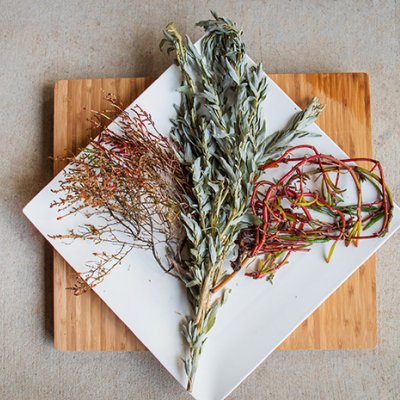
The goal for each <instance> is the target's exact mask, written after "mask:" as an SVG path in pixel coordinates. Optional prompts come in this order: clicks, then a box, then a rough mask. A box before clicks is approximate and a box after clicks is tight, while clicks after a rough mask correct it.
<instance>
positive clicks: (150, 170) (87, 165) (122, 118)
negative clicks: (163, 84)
mask: <svg viewBox="0 0 400 400" xmlns="http://www.w3.org/2000/svg"><path fill="white" fill-rule="evenodd" d="M108 100H109V101H110V104H111V105H112V107H113V111H116V112H118V113H120V115H119V118H118V119H117V120H116V123H117V127H115V126H113V127H112V128H105V129H104V130H103V131H102V132H101V133H100V135H99V136H98V137H97V138H96V139H95V140H93V141H92V143H91V144H90V145H89V147H87V148H86V149H84V150H83V151H82V153H81V154H79V155H78V156H76V157H72V158H70V159H69V161H70V162H71V163H72V164H71V166H70V167H68V168H67V170H66V172H65V176H64V178H63V179H62V180H61V182H60V188H59V189H58V190H55V191H54V192H55V193H58V194H59V195H60V197H59V199H58V200H56V201H54V202H53V203H52V204H51V207H57V209H58V211H59V212H60V216H59V219H61V218H65V217H67V216H68V215H71V214H75V213H77V212H83V213H85V214H86V215H87V217H88V218H89V220H88V223H87V224H85V225H83V226H81V227H80V228H79V229H77V230H73V231H70V232H68V234H62V235H54V236H53V237H54V238H58V239H64V240H66V239H85V240H90V241H92V242H94V243H96V244H97V243H110V244H112V245H115V246H117V247H116V248H117V250H116V251H115V252H113V253H112V254H106V253H104V252H101V253H94V256H95V258H96V259H95V261H94V262H93V263H91V264H90V265H88V270H87V271H86V272H84V273H80V274H79V277H80V278H79V279H78V281H77V284H76V286H75V287H74V288H73V289H74V291H75V293H76V294H80V293H82V292H85V291H86V290H87V289H88V287H94V286H96V285H97V284H98V283H99V282H101V281H102V280H103V278H104V277H105V276H106V275H107V274H108V273H109V272H110V271H111V270H112V269H113V268H114V267H115V266H117V265H119V264H120V262H121V261H122V259H123V258H124V257H126V256H127V255H128V254H129V252H130V251H131V250H132V249H133V248H135V247H140V248H148V249H151V250H152V251H153V254H154V257H155V258H156V260H157V261H158V262H159V264H160V266H161V267H162V268H163V269H164V270H165V271H170V269H171V265H170V263H169V262H168V260H167V262H165V258H164V257H159V255H158V248H159V246H166V247H167V249H169V250H170V251H169V252H168V255H171V254H175V251H173V249H174V248H175V247H176V246H179V245H180V230H179V229H178V225H179V224H180V210H181V209H184V207H185V203H186V200H185V195H186V194H187V193H188V188H187V183H186V179H185V177H184V174H183V171H182V168H181V165H180V163H179V161H178V160H177V158H176V156H175V153H174V151H173V149H172V147H171V146H170V143H169V141H168V139H167V138H165V137H164V136H162V135H161V134H160V133H159V132H158V131H157V129H156V127H155V125H154V123H153V121H152V119H151V116H150V115H149V114H148V113H146V112H145V111H144V110H143V109H141V108H140V107H139V106H136V107H135V108H134V109H132V110H130V111H129V112H127V111H123V110H122V108H121V106H120V105H119V104H118V103H117V101H116V99H115V98H114V97H112V96H111V95H110V96H108ZM109 114H110V112H103V113H95V120H94V122H95V123H96V124H97V125H98V126H101V119H104V118H105V119H106V120H109V119H111V117H110V116H109ZM91 218H94V219H95V222H92V220H91ZM99 221H101V222H100V223H99ZM174 265H178V263H174Z"/></svg>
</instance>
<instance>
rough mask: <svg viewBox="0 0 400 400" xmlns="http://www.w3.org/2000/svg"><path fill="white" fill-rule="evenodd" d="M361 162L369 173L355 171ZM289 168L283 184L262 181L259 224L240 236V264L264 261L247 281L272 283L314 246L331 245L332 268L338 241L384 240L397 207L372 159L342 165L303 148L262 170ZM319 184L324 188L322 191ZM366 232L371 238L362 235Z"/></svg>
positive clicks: (255, 205) (255, 200) (257, 197)
mask: <svg viewBox="0 0 400 400" xmlns="http://www.w3.org/2000/svg"><path fill="white" fill-rule="evenodd" d="M304 149H305V150H310V151H311V152H312V154H311V155H305V156H301V157H299V156H296V155H295V153H296V151H297V150H304ZM359 161H363V162H365V163H367V164H369V165H370V166H369V168H364V167H361V166H358V165H356V164H355V163H356V162H359ZM285 165H290V169H289V171H288V172H286V173H285V174H284V175H283V176H282V177H281V178H280V179H278V180H277V181H274V182H273V181H269V180H266V179H261V180H259V181H258V182H257V183H256V185H255V189H254V192H253V196H252V198H251V206H252V210H253V213H254V214H255V215H257V216H258V217H259V218H260V220H261V223H260V224H259V225H258V226H254V227H253V228H250V229H246V230H244V231H243V232H242V233H241V236H240V238H239V240H238V244H239V258H241V259H243V258H246V257H247V258H248V257H255V256H260V255H263V256H264V258H263V259H260V260H259V261H258V264H257V266H256V268H255V269H254V270H253V271H252V272H248V273H246V275H248V276H251V277H253V278H255V279H257V278H262V277H266V278H268V279H272V277H273V275H274V273H275V272H276V271H277V270H278V269H279V268H281V267H282V266H283V265H285V264H286V263H287V261H288V258H289V256H290V255H291V254H292V253H294V252H298V251H309V247H310V246H311V245H312V244H313V243H323V242H328V241H333V244H332V246H331V248H330V251H329V252H328V255H327V257H326V261H327V262H329V261H330V259H331V257H332V254H333V251H334V249H335V246H336V243H337V242H338V241H341V240H342V241H344V242H345V244H346V246H348V245H350V244H351V243H353V244H354V245H356V246H357V245H358V241H359V240H362V239H369V238H375V237H380V236H383V235H385V234H386V232H387V230H388V226H389V223H390V219H391V216H392V212H393V201H392V197H391V194H390V191H389V189H388V187H387V185H386V183H385V179H384V175H383V170H382V166H381V164H380V163H379V162H378V161H375V160H372V159H368V158H349V159H345V160H339V159H337V158H335V157H333V156H331V155H326V154H321V153H319V152H318V151H317V149H316V148H315V147H313V146H309V145H299V146H295V147H292V148H291V149H288V150H287V151H285V152H284V154H282V156H280V157H279V158H278V159H276V160H270V161H269V162H267V163H266V164H265V165H264V166H263V167H262V168H261V169H262V170H267V169H269V168H275V167H283V166H285ZM375 170H378V173H376V172H374V171H375ZM346 175H347V176H349V177H350V178H351V181H352V184H353V186H354V189H355V193H356V201H355V203H354V204H346V202H345V201H344V199H343V197H342V195H343V194H344V192H345V191H346V190H345V189H342V188H340V180H341V179H342V178H344V176H346ZM364 182H366V183H368V184H369V185H370V187H372V188H374V189H375V193H376V199H375V200H374V201H372V202H363V185H364ZM316 184H319V185H320V188H319V189H318V190H317V189H316V188H315V185H316ZM321 216H323V218H320V217H321ZM378 221H381V225H380V227H379V229H377V230H375V231H372V232H371V231H370V230H369V228H371V227H372V226H373V225H375V224H376V223H377V222H378ZM366 230H368V232H366V233H362V232H363V231H366ZM243 264H244V263H243ZM243 264H242V265H243ZM236 273H237V271H234V272H233V273H232V274H231V275H229V276H228V277H226V278H225V279H224V280H223V281H222V282H220V283H219V284H218V285H217V286H216V287H215V288H214V289H213V291H214V292H215V291H217V290H219V289H220V288H222V287H223V286H224V285H225V284H226V283H227V282H228V281H229V280H231V279H232V275H235V274H236Z"/></svg>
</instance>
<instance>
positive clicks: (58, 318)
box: [54, 73, 377, 351]
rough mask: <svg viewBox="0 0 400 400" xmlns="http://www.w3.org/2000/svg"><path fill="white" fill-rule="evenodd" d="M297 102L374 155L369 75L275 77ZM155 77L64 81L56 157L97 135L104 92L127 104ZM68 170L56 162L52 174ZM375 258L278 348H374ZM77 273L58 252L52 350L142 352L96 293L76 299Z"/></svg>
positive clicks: (343, 142) (347, 142) (342, 138)
mask: <svg viewBox="0 0 400 400" xmlns="http://www.w3.org/2000/svg"><path fill="white" fill-rule="evenodd" d="M271 78H272V79H273V80H275V81H276V82H277V83H278V85H279V86H281V87H282V89H283V90H284V91H285V92H286V93H287V94H288V95H289V96H290V97H291V98H293V100H294V101H295V102H296V103H297V104H299V105H300V106H301V107H304V106H305V105H306V104H307V103H308V102H309V101H310V99H311V97H312V96H318V97H319V98H320V100H321V101H322V102H323V103H325V104H326V105H327V108H326V110H325V111H324V113H323V115H322V116H321V117H320V119H319V120H318V124H319V125H320V127H321V128H322V129H323V130H324V131H325V132H326V133H328V134H329V135H330V136H331V137H332V139H333V140H334V141H335V142H336V143H338V144H339V146H341V147H342V148H343V149H344V150H345V151H346V152H347V153H348V154H349V155H351V156H357V155H364V156H371V155H372V139H371V119H370V93H369V81H368V75H367V74H364V73H351V74H343V73H339V74H286V75H271ZM151 82H152V79H150V78H125V79H92V80H76V81H59V82H57V83H56V86H55V93H54V156H55V157H56V158H57V157H62V156H65V155H68V154H70V153H71V152H76V151H77V150H78V149H79V148H81V147H83V146H85V145H86V144H87V143H88V141H89V140H90V138H91V137H94V136H96V135H97V134H98V131H96V129H94V128H93V127H92V126H91V124H90V122H89V121H88V118H89V117H90V110H102V109H105V108H107V105H106V104H105V101H104V100H103V94H102V90H104V91H105V92H112V93H114V94H117V95H118V97H119V98H120V99H121V101H122V103H123V104H124V106H127V105H128V104H129V103H131V101H132V100H133V99H134V98H136V97H137V96H138V95H139V94H140V93H141V92H142V91H143V90H144V89H145V88H146V87H147V86H148V85H149V84H150V83H151ZM63 166H64V161H63V160H59V159H58V160H57V159H55V162H54V172H55V173H57V172H58V171H60V170H61V169H62V168H63ZM375 275H376V274H375V258H374V257H372V258H371V259H369V260H368V262H366V263H365V264H364V265H363V266H362V267H361V268H360V269H359V270H358V271H356V272H355V273H354V274H353V275H352V276H351V277H350V278H349V279H348V280H347V281H346V282H345V283H344V284H343V285H342V286H341V287H340V288H339V289H338V290H337V291H336V292H335V293H334V294H332V296H330V297H329V299H327V300H326V301H325V303H324V304H323V305H321V307H319V308H318V310H316V311H315V312H314V313H313V314H312V315H311V316H310V317H309V318H308V319H307V320H306V321H304V322H303V323H302V324H301V325H300V326H299V327H298V328H297V329H296V330H295V331H294V332H293V333H292V335H291V336H290V337H289V338H287V339H286V341H285V342H283V344H282V345H281V346H280V347H279V349H285V350H294V349H342V348H343V349H345V348H346V349H352V348H372V347H375V346H376V342H377V323H376V287H375V284H376V280H375ZM74 279H75V274H74V272H73V270H72V268H71V267H70V266H69V265H68V264H67V263H66V262H65V261H64V260H63V259H62V257H61V256H60V255H58V254H57V253H55V254H54V303H55V305H54V345H55V348H56V349H58V350H61V351H142V350H145V347H144V346H143V345H142V344H141V343H140V342H139V340H138V339H136V338H135V336H134V335H133V334H132V333H131V332H130V331H129V330H128V329H127V328H126V326H125V325H124V324H123V323H122V322H121V321H120V320H119V319H118V318H117V317H116V316H115V314H114V313H113V312H112V311H111V310H110V309H109V308H108V307H107V306H106V305H105V304H104V303H103V302H102V301H101V300H100V298H99V297H98V296H97V295H96V294H95V293H94V292H89V293H87V294H85V295H83V296H79V297H75V296H74V295H73V294H72V292H71V291H69V290H66V289H65V288H67V287H70V286H72V285H73V282H74Z"/></svg>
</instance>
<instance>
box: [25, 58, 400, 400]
mask: <svg viewBox="0 0 400 400" xmlns="http://www.w3.org/2000/svg"><path fill="white" fill-rule="evenodd" d="M179 83H180V73H179V70H178V68H177V67H176V66H171V67H170V68H168V69H167V70H166V71H165V72H164V73H163V74H162V75H161V76H160V77H159V78H158V79H157V80H156V81H155V82H154V83H153V84H152V85H151V86H150V87H149V88H148V89H147V90H146V91H145V92H144V93H143V94H142V95H141V96H140V97H139V98H138V99H136V100H135V101H134V103H133V104H132V105H134V104H139V105H140V106H141V107H142V108H143V109H144V110H146V111H147V112H149V113H150V114H151V115H152V116H153V119H154V121H155V124H156V126H157V128H158V129H159V131H161V132H166V133H167V132H169V127H170V122H169V120H170V118H171V117H173V116H174V108H173V104H178V103H179V101H180V97H179V94H178V93H177V92H176V89H177V87H178V86H179ZM131 107H132V106H130V107H129V108H131ZM264 109H265V117H266V119H267V126H268V131H269V132H270V133H272V132H275V131H276V130H279V129H282V128H283V127H285V126H286V124H287V123H288V121H289V120H290V118H291V117H292V116H293V114H294V113H295V112H297V111H298V110H299V107H297V106H296V104H295V103H294V102H293V101H292V100H291V99H290V98H289V97H288V96H287V95H286V94H285V93H284V92H283V91H282V90H281V89H280V88H279V87H278V86H277V85H276V84H275V83H274V82H273V81H271V80H269V93H268V96H267V100H266V106H265V107H264ZM310 131H312V132H315V133H319V134H320V135H321V136H320V137H313V138H307V143H309V144H313V145H314V146H315V147H317V148H318V149H319V150H320V151H321V152H322V153H328V154H332V155H334V156H336V157H339V158H346V157H347V156H346V154H345V153H344V152H343V151H342V150H341V149H340V148H339V147H338V146H337V145H336V144H335V143H334V142H333V141H332V140H331V139H330V138H329V137H328V136H327V135H326V134H325V133H323V132H322V131H321V130H320V129H319V128H318V127H317V126H316V125H315V124H314V125H312V126H311V127H310ZM303 143H304V140H303ZM67 168H68V167H67ZM61 178H62V172H61V173H60V174H59V175H57V176H56V177H55V178H54V179H53V180H52V181H51V182H50V183H49V184H48V185H47V186H46V187H45V188H44V189H43V190H42V191H41V192H40V193H39V194H38V195H37V196H36V197H35V198H34V199H33V200H32V201H31V202H30V203H29V204H28V205H27V206H26V207H25V209H24V213H25V214H26V215H27V217H28V218H29V219H30V220H31V221H32V223H33V224H34V225H35V226H36V227H37V228H38V229H39V231H40V232H41V233H42V234H43V235H44V236H45V237H46V238H47V239H48V240H49V241H50V243H51V244H52V245H53V246H54V248H55V249H56V250H57V251H58V252H59V253H60V254H61V255H62V257H64V259H65V260H66V261H67V262H68V263H69V264H70V265H72V267H73V268H74V269H75V270H77V271H81V272H82V270H83V269H84V265H85V263H86V262H88V261H90V260H92V259H93V256H92V255H91V254H92V252H93V251H94V246H93V245H92V244H91V243H89V242H87V241H79V240H75V241H73V242H71V243H65V242H63V241H61V240H54V239H51V238H49V235H53V234H62V233H66V232H67V230H68V229H71V228H77V227H78V226H79V225H80V224H82V223H84V222H85V217H83V216H80V215H76V216H70V217H68V218H64V219H62V220H59V221H58V220H57V219H56V218H57V216H58V215H57V211H56V209H50V208H49V204H50V203H51V202H52V201H53V200H54V199H55V198H56V196H55V194H54V193H53V192H52V191H51V189H54V188H58V187H59V180H60V179H61ZM399 226H400V211H399V209H398V208H397V207H395V211H394V217H393V219H392V222H391V225H390V232H389V233H388V234H387V235H386V236H385V237H384V238H377V239H371V240H365V241H361V243H360V245H359V247H358V248H355V247H352V246H350V247H349V248H345V247H344V245H342V244H339V245H338V246H337V248H336V251H335V253H334V256H333V258H332V260H331V262H330V264H329V265H327V264H326V263H325V260H324V257H323V255H324V254H325V253H326V248H327V247H326V246H329V244H327V245H318V246H313V247H312V250H311V251H310V252H309V253H303V254H295V255H293V256H292V257H291V260H290V265H289V266H287V267H286V268H284V269H282V271H280V272H279V273H278V274H277V276H276V277H275V280H274V284H273V285H269V284H267V283H266V282H265V281H264V280H260V281H254V280H252V279H249V278H245V277H244V276H243V275H241V276H238V277H237V278H236V279H235V280H234V281H233V282H232V283H231V284H230V285H231V287H233V291H232V293H231V295H230V296H229V299H228V302H227V304H226V305H224V306H223V307H222V308H221V310H220V311H219V315H218V318H217V323H216V324H215V326H214V328H213V330H212V331H211V333H210V335H209V339H208V340H207V343H206V345H205V348H204V351H203V354H202V357H201V360H200V364H199V369H198V373H197V376H196V382H195V387H194V392H193V396H194V397H195V398H196V399H198V400H220V399H223V398H224V397H226V396H227V395H228V394H229V393H230V392H231V391H232V390H233V389H234V388H235V387H236V386H237V385H239V383H240V382H241V381H242V380H243V379H245V378H246V376H247V375H249V374H250V373H251V372H252V371H253V370H254V369H255V368H256V367H257V366H258V365H259V364H260V363H261V362H262V361H263V360H264V359H265V358H266V357H267V356H268V355H269V354H270V353H271V352H272V351H273V350H274V349H275V348H276V347H277V346H278V345H279V344H280V343H281V342H282V341H283V340H285V338H286V337H287V336H289V335H290V333H291V332H292V331H293V330H294V329H295V328H296V327H297V326H298V325H299V324H300V323H301V322H302V321H303V320H305V319H306V318H307V317H308V316H309V315H310V314H311V313H312V312H313V311H314V310H315V309H316V308H317V307H318V306H319V305H320V304H321V303H322V302H323V301H324V300H325V299H326V298H327V297H328V296H329V295H330V294H331V293H332V292H333V291H334V290H335V289H336V288H337V287H338V286H340V285H341V284H342V283H343V282H344V281H345V280H346V279H347V278H348V277H349V276H350V275H351V274H352V273H353V272H354V271H355V270H356V269H357V268H358V267H359V266H360V265H361V264H363V262H364V261H366V260H367V258H368V257H370V256H371V255H372V254H373V253H374V252H375V251H376V250H377V249H378V248H379V247H380V246H381V245H382V244H383V243H384V242H385V241H386V240H387V239H388V238H389V236H390V235H392V234H393V233H394V231H395V230H396V229H397V228H398V227H399ZM103 248H104V250H106V251H107V246H103ZM96 250H98V248H96ZM94 290H95V292H96V293H97V294H98V295H99V296H100V297H101V298H102V299H103V300H104V301H105V302H106V303H107V304H108V306H109V307H110V308H111V309H112V310H113V311H114V312H115V314H117V315H118V317H119V318H120V319H121V320H122V321H123V322H124V323H125V324H126V325H127V326H128V327H129V329H131V330H132V332H134V334H135V335H136V336H137V337H138V338H139V339H140V340H141V341H142V342H143V343H144V344H145V346H146V347H147V348H148V349H149V350H150V351H151V352H152V353H153V354H154V355H155V356H156V357H157V358H158V359H159V361H160V362H161V363H162V364H163V365H164V367H165V368H167V370H168V371H169V372H170V373H171V374H172V375H173V376H174V377H175V378H176V379H177V380H178V381H179V382H180V383H181V384H182V385H183V386H186V378H185V374H184V369H183V363H182V362H181V357H182V354H183V351H184V347H183V341H182V337H181V334H180V323H181V322H182V315H186V314H187V313H188V304H187V300H186V294H185V291H184V289H183V288H182V287H181V285H180V284H179V282H177V280H176V279H174V278H172V277H171V276H169V275H166V274H165V273H163V272H162V271H161V269H160V268H159V267H158V265H157V264H156V262H155V261H154V259H153V257H152V255H151V252H147V251H144V250H133V251H132V252H131V253H130V255H129V256H128V258H126V259H125V260H124V262H123V264H122V265H121V266H119V267H118V268H116V269H114V270H113V272H112V273H111V274H110V275H109V276H107V278H106V279H105V281H104V282H103V283H102V284H100V285H98V286H97V287H96V288H95V289H94Z"/></svg>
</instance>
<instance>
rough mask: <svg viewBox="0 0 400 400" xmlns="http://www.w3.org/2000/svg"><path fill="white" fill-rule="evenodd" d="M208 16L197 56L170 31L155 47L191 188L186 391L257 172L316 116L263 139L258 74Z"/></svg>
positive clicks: (229, 32) (313, 111)
mask: <svg viewBox="0 0 400 400" xmlns="http://www.w3.org/2000/svg"><path fill="white" fill-rule="evenodd" d="M213 16H214V19H212V20H208V21H202V22H200V23H199V24H198V25H200V26H201V27H203V28H204V29H205V31H206V35H205V37H204V38H203V39H202V42H201V49H199V50H198V49H196V48H195V46H194V45H193V44H192V42H191V40H190V38H188V37H185V38H182V37H181V36H180V34H179V33H178V32H177V31H176V29H175V27H174V26H173V24H170V25H168V26H167V28H166V29H165V31H164V33H165V38H164V40H163V41H162V43H161V45H162V46H163V45H164V46H166V47H167V51H168V52H171V51H174V52H175V54H176V63H177V64H178V66H179V67H180V69H181V72H182V83H181V87H180V88H179V90H180V92H181V93H182V98H181V104H180V106H179V107H178V108H177V116H176V118H175V119H174V120H173V128H172V131H171V134H170V135H171V138H172V140H173V145H174V148H175V151H176V154H177V157H178V159H179V161H180V163H181V165H182V168H183V169H184V170H185V174H187V176H189V177H190V182H191V184H192V185H193V196H192V197H190V198H188V204H189V206H190V209H189V210H188V211H184V212H182V213H181V219H182V223H183V225H184V227H185V230H186V235H187V244H188V250H189V254H190V256H189V258H188V259H186V260H185V262H184V266H183V272H182V274H181V278H182V279H183V281H184V283H185V285H186V287H187V291H188V296H189V300H190V302H191V304H192V306H193V315H192V316H190V317H188V319H187V321H186V322H185V324H184V328H183V334H184V336H185V338H186V341H187V344H188V347H189V356H188V357H187V358H186V360H185V369H186V373H187V375H188V387H187V388H188V390H189V391H190V390H192V387H193V382H194V376H195V374H196V369H197V365H198V360H199V357H200V354H201V352H202V348H203V344H204V342H205V340H206V337H207V334H208V332H209V331H210V329H211V328H212V327H213V325H214V323H215V320H216V315H217V310H218V309H219V307H220V306H221V304H223V302H224V301H225V299H226V294H227V293H226V292H225V293H223V294H222V296H221V297H218V298H216V299H212V289H213V288H214V287H215V286H216V285H217V284H218V282H219V281H220V280H221V279H223V278H224V274H225V272H224V269H223V261H224V260H225V259H226V258H227V257H232V255H233V253H234V250H235V247H236V242H237V239H238V237H239V234H240V232H241V231H242V230H243V229H246V228H249V227H250V226H253V224H254V223H255V222H256V221H257V220H258V217H257V216H255V215H254V214H253V213H252V212H251V208H250V199H251V196H252V193H253V190H254V183H255V181H256V180H257V179H258V177H259V176H260V174H261V171H260V169H259V167H260V166H261V165H263V164H264V163H265V162H266V161H267V160H268V158H269V157H271V156H272V155H274V154H275V153H276V152H278V151H279V150H280V149H282V148H284V147H285V146H287V144H288V143H289V142H290V141H291V140H293V139H294V138H297V137H302V136H304V135H305V134H306V132H305V131H304V129H305V127H306V126H307V125H309V124H310V123H311V122H313V121H314V120H315V118H316V117H317V116H318V114H319V113H320V112H321V110H322V107H321V106H320V105H319V103H318V102H317V100H314V101H313V102H312V104H311V105H310V106H309V107H308V108H307V110H306V111H305V112H301V113H299V114H298V115H297V116H296V117H295V118H294V120H293V121H292V122H291V124H290V126H289V127H288V128H287V129H286V130H284V131H280V132H277V133H276V134H274V135H272V136H270V135H268V134H267V133H266V130H265V120H264V119H263V117H262V111H261V107H262V103H263V101H264V99H265V98H266V93H267V78H266V76H265V74H264V72H263V70H262V66H261V65H251V64H250V63H249V62H248V61H247V60H246V58H245V46H244V43H243V42H242V40H241V36H242V31H241V30H239V29H238V28H237V26H236V25H235V24H234V23H233V22H232V21H230V20H229V19H227V18H224V17H218V16H217V15H216V14H213Z"/></svg>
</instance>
